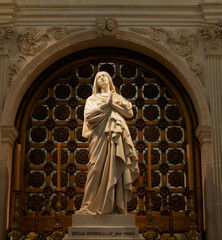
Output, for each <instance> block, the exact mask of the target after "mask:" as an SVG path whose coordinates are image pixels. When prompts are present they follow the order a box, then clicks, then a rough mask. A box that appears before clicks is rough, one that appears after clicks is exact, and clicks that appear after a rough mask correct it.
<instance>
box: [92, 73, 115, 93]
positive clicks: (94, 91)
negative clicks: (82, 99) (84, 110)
mask: <svg viewBox="0 0 222 240" xmlns="http://www.w3.org/2000/svg"><path fill="white" fill-rule="evenodd" d="M101 74H105V75H106V76H107V78H108V80H109V89H110V91H112V92H116V90H115V88H114V85H113V81H112V78H111V77H110V75H109V74H108V73H107V72H105V71H102V72H98V73H97V74H96V76H95V79H94V85H93V94H97V93H100V87H99V84H98V76H99V75H101Z"/></svg>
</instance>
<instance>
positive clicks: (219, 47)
mask: <svg viewBox="0 0 222 240" xmlns="http://www.w3.org/2000/svg"><path fill="white" fill-rule="evenodd" d="M201 34H202V37H203V40H204V44H205V52H206V57H207V69H208V76H207V80H208V81H207V84H208V91H209V100H210V109H211V123H212V164H211V166H210V165H209V169H210V167H211V168H212V170H211V171H212V173H211V174H212V178H213V181H212V184H211V188H213V193H211V194H214V195H215V197H214V203H213V204H215V205H216V208H217V209H216V210H215V211H214V218H215V219H214V221H215V222H217V224H218V225H216V226H215V229H214V230H212V233H213V232H214V233H215V234H216V236H217V237H218V239H219V238H220V237H221V235H222V229H221V227H220V226H221V225H222V220H221V214H222V190H221V189H222V150H221V149H222V148H221V143H222V131H221V129H222V121H221V119H222V95H221V92H222V81H221V79H222V21H219V22H217V23H216V24H207V23H206V24H204V25H203V26H202V27H201ZM211 207H213V206H211ZM212 236H214V235H212ZM217 237H216V239H217Z"/></svg>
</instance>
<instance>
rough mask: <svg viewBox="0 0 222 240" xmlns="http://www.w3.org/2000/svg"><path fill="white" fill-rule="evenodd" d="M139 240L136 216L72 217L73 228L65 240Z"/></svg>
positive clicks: (69, 230) (76, 215)
mask: <svg viewBox="0 0 222 240" xmlns="http://www.w3.org/2000/svg"><path fill="white" fill-rule="evenodd" d="M85 239H87V240H102V239H107V240H111V239H118V240H134V239H135V240H139V239H140V238H139V229H138V227H136V226H135V216H134V215H126V214H107V215H95V216H92V215H81V214H75V215H73V216H72V226H71V227H69V228H68V235H66V236H65V238H64V240H85Z"/></svg>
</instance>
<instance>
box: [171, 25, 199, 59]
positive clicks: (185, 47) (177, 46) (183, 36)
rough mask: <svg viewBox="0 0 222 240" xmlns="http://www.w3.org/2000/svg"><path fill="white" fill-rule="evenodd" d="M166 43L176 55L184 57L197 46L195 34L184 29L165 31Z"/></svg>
mask: <svg viewBox="0 0 222 240" xmlns="http://www.w3.org/2000/svg"><path fill="white" fill-rule="evenodd" d="M166 38H167V39H166V43H167V44H168V45H169V47H170V49H171V50H172V51H173V52H175V53H176V54H177V55H179V56H182V57H185V56H188V55H189V54H191V53H192V51H193V50H194V49H195V48H196V47H197V45H198V40H197V37H196V35H195V34H193V33H191V32H189V31H188V30H186V29H178V30H175V31H166Z"/></svg>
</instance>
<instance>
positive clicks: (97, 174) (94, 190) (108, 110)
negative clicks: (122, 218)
mask: <svg viewBox="0 0 222 240" xmlns="http://www.w3.org/2000/svg"><path fill="white" fill-rule="evenodd" d="M132 116H133V111H132V104H131V103H130V102H129V101H127V100H125V99H124V98H123V97H122V96H121V95H119V94H117V93H116V91H115V89H114V85H113V82H112V79H111V77H110V75H109V74H108V73H107V72H98V73H97V75H96V77H95V81H94V86H93V92H92V95H91V96H90V97H89V98H88V99H87V100H86V105H85V110H84V124H83V132H82V135H83V137H86V138H88V143H89V149H88V151H89V163H88V174H87V181H86V184H85V192H84V198H83V202H82V205H81V208H80V210H79V211H78V212H77V214H92V215H96V214H110V213H120V214H124V213H127V202H128V201H129V200H130V199H131V197H132V182H133V181H134V180H135V179H136V178H137V177H138V176H139V168H138V158H137V154H136V151H135V148H134V145H133V142H132V139H131V136H130V132H129V129H128V127H127V124H126V121H125V119H124V117H127V118H131V117H132Z"/></svg>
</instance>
